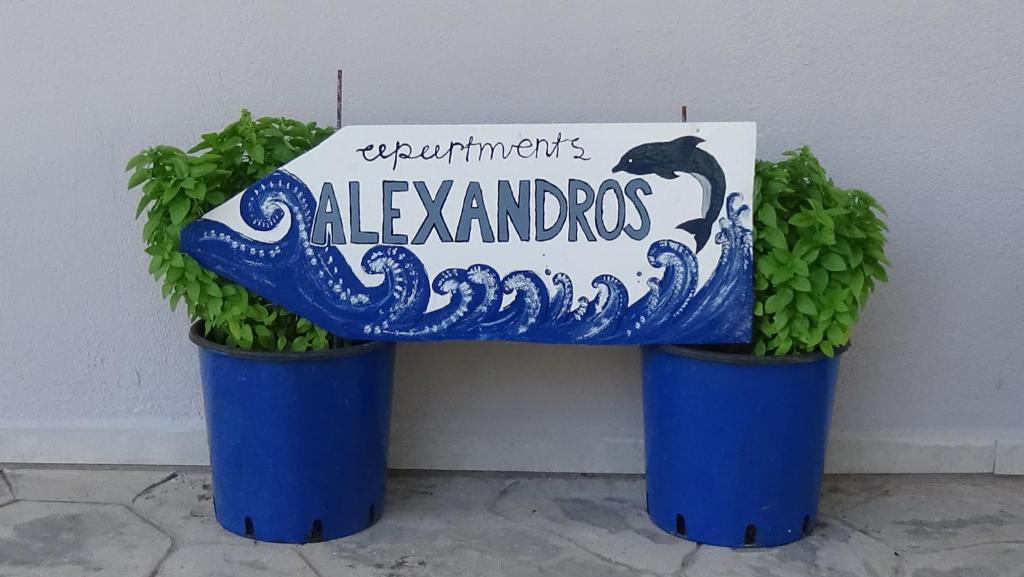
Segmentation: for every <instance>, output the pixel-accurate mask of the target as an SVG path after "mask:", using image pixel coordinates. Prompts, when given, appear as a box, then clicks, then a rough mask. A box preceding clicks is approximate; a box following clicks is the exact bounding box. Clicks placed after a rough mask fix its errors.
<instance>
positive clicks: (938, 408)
mask: <svg viewBox="0 0 1024 577" xmlns="http://www.w3.org/2000/svg"><path fill="white" fill-rule="evenodd" d="M158 4H159V5H158ZM848 4H849V5H847V6H842V5H840V3H811V2H806V3H805V2H795V1H774V2H765V3H749V2H746V1H744V0H730V1H727V2H718V1H707V2H685V3H684V2H670V1H663V2H654V3H640V2H636V3H629V4H628V6H627V3H621V2H610V1H606V2H542V1H539V0H538V1H534V0H530V1H526V0H521V1H513V2H504V3H500V4H499V3H482V2H470V1H468V0H458V1H456V0H447V1H438V0H432V1H423V2H379V3H365V2H363V3H355V2H347V3H340V2H333V3H331V2H302V3H296V2H284V1H281V2H253V1H246V0H238V1H234V2H200V1H198V0H197V1H195V2H185V1H179V2H162V3H136V2H117V1H107V2H96V3H71V2H58V1H56V0H50V1H41V2H20V1H0V174H2V175H3V180H2V184H0V201H2V202H0V224H2V228H0V461H61V460H70V461H113V462H118V461H137V462H178V463H181V462H195V461H201V460H202V458H203V450H204V449H203V437H202V430H201V427H202V421H201V411H202V410H201V401H200V397H199V386H198V375H197V372H198V371H197V367H196V357H195V352H194V351H193V348H192V346H191V345H190V344H189V342H188V341H187V339H186V336H185V331H186V326H187V320H186V319H185V318H184V316H183V314H181V313H180V311H179V314H172V313H170V312H169V311H168V310H166V309H167V307H166V306H165V304H164V303H163V302H161V300H160V295H159V290H158V287H157V285H155V284H154V283H153V282H152V280H151V279H150V278H149V277H148V276H147V275H146V258H145V256H144V255H143V253H142V250H141V246H142V243H141V240H140V229H141V225H140V224H139V223H137V222H135V221H134V220H133V214H134V208H135V204H136V196H135V194H134V193H131V192H127V191H125V190H124V188H125V183H126V176H125V175H124V174H123V173H122V167H123V165H124V162H125V161H126V160H127V159H128V158H129V157H130V156H131V155H132V154H133V153H135V152H136V151H138V150H140V149H141V148H143V147H145V146H147V145H151V144H155V143H171V144H176V145H181V146H184V145H188V144H191V143H192V142H193V141H195V139H196V138H197V136H198V135H199V134H200V133H202V132H206V131H209V130H214V129H218V128H219V127H221V126H223V125H224V124H225V123H227V122H228V121H230V120H232V119H233V118H235V116H236V115H237V113H238V110H239V109H240V108H241V107H242V106H248V107H250V108H252V109H253V110H254V111H255V112H256V113H258V114H274V115H289V116H294V117H298V118H302V119H315V120H318V121H321V122H325V123H333V121H334V80H335V70H336V69H337V68H343V69H344V70H345V76H346V91H345V119H346V121H347V122H348V123H353V124H356V123H358V124H372V123H477V122H479V123H485V122H556V121H557V122H588V121H594V122H598V121H601V122H604V121H607V122H614V121H666V120H667V121H672V120H674V119H676V118H677V117H678V111H679V106H680V105H681V104H687V105H689V109H690V113H691V115H690V117H691V119H692V120H756V121H757V122H758V123H759V129H760V130H759V132H760V140H759V156H761V157H767V158H775V157H777V156H778V154H779V153H780V152H781V151H782V150H784V149H786V148H788V147H793V146H797V145H800V144H802V143H805V142H807V143H811V144H813V145H814V147H815V151H816V152H817V153H818V155H819V156H820V157H821V159H822V161H823V162H824V163H825V165H826V166H827V167H828V168H829V169H830V171H831V173H832V174H833V175H834V177H835V178H836V179H837V180H838V181H839V182H840V183H842V184H846V185H850V186H858V187H862V188H864V189H867V190H869V191H871V192H873V193H874V194H875V195H876V196H877V197H878V198H879V199H880V200H881V201H882V202H883V203H884V204H885V205H886V206H887V207H888V208H889V211H890V224H891V227H892V231H893V232H892V237H891V239H892V244H891V255H892V260H893V262H894V264H895V269H894V271H893V274H892V283H891V284H890V285H888V286H885V287H883V288H882V290H881V291H880V292H879V293H878V294H877V295H876V297H875V299H874V300H873V301H872V303H871V307H870V309H869V310H868V312H867V314H866V315H865V318H864V321H863V323H862V324H861V325H860V327H859V330H858V332H857V334H856V337H855V341H856V342H855V346H854V348H853V350H852V351H851V352H850V353H849V354H848V356H847V358H846V359H845V360H844V363H843V370H842V375H841V381H840V385H839V387H840V389H839V395H838V399H837V407H836V415H835V421H834V432H835V434H834V435H833V451H832V453H831V455H830V458H831V462H830V463H831V464H830V467H831V468H832V469H833V470H991V469H992V468H993V466H995V464H996V454H997V449H996V441H997V440H998V441H999V449H998V453H999V455H1000V461H999V464H998V467H999V468H1000V470H1005V471H1011V470H1015V468H1016V469H1018V470H1020V471H1022V472H1024V443H1021V441H1020V439H1022V438H1024V376H1022V375H1024V356H1022V355H1021V352H1020V343H1021V339H1022V336H1021V335H1022V334H1024V313H1022V312H1021V311H1022V307H1021V304H1020V303H1021V301H1022V297H1024V257H1022V256H1021V249H1022V248H1024V243H1022V242H1021V240H1020V233H1019V229H1020V224H1019V223H1020V219H1021V214H1022V212H1024V190H1022V185H1021V182H1022V181H1024V162H1022V160H1021V153H1022V151H1024V145H1022V142H1024V134H1022V133H1024V97H1022V95H1024V65H1022V63H1024V43H1022V42H1021V41H1020V39H1021V38H1022V37H1024V11H1022V8H1021V7H1020V4H1019V3H1016V2H1010V1H1004V2H989V3H980V2H978V3H971V4H970V5H969V6H967V5H964V4H963V3H962V2H938V1H933V2H919V3H899V5H898V6H897V5H896V3H891V2H884V1H876V2H856V3H848ZM143 6H144V7H143ZM399 362H400V367H399V371H398V383H397V397H396V401H395V413H394V431H395V443H394V447H393V457H394V464H395V465H396V466H404V467H440V468H470V469H476V468H502V469H547V470H591V471H635V470H638V468H639V467H640V465H641V454H640V447H641V445H640V442H641V415H640V404H639V399H640V396H639V393H640V390H639V389H640V387H639V358H638V354H637V352H636V351H635V350H633V349H628V348H612V349H596V348H571V347H542V346H531V345H509V344H499V343H473V344H459V343H456V344H430V345H409V346H403V347H402V348H401V351H400V360H399Z"/></svg>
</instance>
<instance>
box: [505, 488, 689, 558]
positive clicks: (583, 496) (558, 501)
mask: <svg viewBox="0 0 1024 577" xmlns="http://www.w3.org/2000/svg"><path fill="white" fill-rule="evenodd" d="M645 501H646V498H645V489H644V481H643V479H640V478H623V477H577V478H572V477H570V478H565V477H560V478H551V479H536V478H527V479H523V480H521V481H518V482H516V483H515V484H514V485H511V486H510V487H509V488H508V489H507V490H506V491H504V492H503V494H502V495H501V497H500V498H499V499H497V500H496V501H495V504H494V507H493V511H494V513H495V514H497V515H500V516H501V517H504V518H505V519H508V520H510V521H512V522H515V523H518V524H521V525H525V526H528V527H533V528H536V529H539V530H541V531H543V532H545V533H549V534H553V535H558V536H559V537H562V538H565V539H566V540H568V541H570V542H572V543H574V544H576V545H578V546H579V547H582V548H583V549H585V550H587V551H589V552H590V553H592V554H594V555H598V556H600V557H603V558H606V559H608V560H611V561H614V562H615V563H617V564H621V565H626V566H628V567H630V568H632V569H634V570H636V571H642V572H648V573H652V574H660V575H668V574H671V573H674V572H676V571H678V570H679V567H680V566H681V564H682V562H683V559H684V558H685V557H686V556H687V555H689V554H690V553H692V552H693V550H694V549H696V547H697V546H696V545H695V544H694V543H692V542H690V541H685V540H683V539H680V538H678V537H675V536H673V535H669V534H668V533H665V532H664V531H662V530H661V529H659V528H658V527H657V526H655V525H654V524H653V523H652V522H651V520H650V518H649V517H648V516H647V512H646V504H645Z"/></svg>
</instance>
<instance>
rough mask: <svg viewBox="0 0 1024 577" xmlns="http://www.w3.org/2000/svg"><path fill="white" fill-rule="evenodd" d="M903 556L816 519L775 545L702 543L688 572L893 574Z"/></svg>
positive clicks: (720, 576) (722, 576)
mask: <svg viewBox="0 0 1024 577" xmlns="http://www.w3.org/2000/svg"><path fill="white" fill-rule="evenodd" d="M899 560H900V558H899V555H897V552H896V551H895V550H893V549H892V548H891V547H887V546H885V545H883V544H882V543H880V542H878V541H876V540H874V539H872V538H870V537H868V536H866V535H864V534H862V533H860V532H858V531H856V530H854V529H852V528H850V527H847V526H845V525H843V524H841V523H840V522H838V521H833V520H827V519H826V520H822V521H819V522H818V525H817V527H815V529H814V533H813V534H811V536H809V537H806V538H804V539H802V540H800V541H797V542H796V543H791V544H789V545H786V546H783V547H776V548H772V549H727V548H722V547H710V546H703V547H701V548H700V549H699V550H698V551H697V552H696V553H695V554H694V555H693V556H692V557H691V558H690V559H689V562H688V564H687V566H686V568H685V569H684V571H683V575H685V577H748V576H749V577H837V576H842V577H880V576H887V575H895V574H896V568H897V566H898V563H899Z"/></svg>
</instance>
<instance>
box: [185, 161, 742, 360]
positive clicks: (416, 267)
mask: <svg viewBox="0 0 1024 577" xmlns="http://www.w3.org/2000/svg"><path fill="white" fill-rule="evenodd" d="M739 196H740V195H739V194H737V193H734V194H731V195H729V198H728V200H727V202H726V209H725V215H724V216H723V218H720V219H719V232H718V234H717V235H716V237H715V242H717V243H718V244H720V245H721V247H722V253H721V257H720V259H719V262H718V264H717V266H716V268H715V270H714V272H713V273H712V274H711V277H710V278H709V279H708V281H707V282H706V283H705V284H704V286H702V287H701V289H700V290H699V291H698V290H696V287H697V278H698V276H697V272H698V271H697V259H696V257H695V256H694V254H693V252H692V251H691V250H690V249H689V248H687V247H686V246H685V245H683V244H681V243H679V242H676V241H674V240H669V239H663V240H657V241H655V242H653V243H652V244H651V245H650V247H649V248H648V251H647V259H648V261H649V262H650V264H651V266H653V267H655V268H657V269H661V270H662V271H663V272H662V276H661V278H654V277H652V278H650V279H648V281H647V288H648V291H647V293H646V294H644V296H642V297H641V298H640V299H639V300H637V301H636V302H634V303H633V304H632V305H630V304H629V298H628V293H627V290H626V287H625V286H624V285H623V283H622V281H620V280H619V279H618V278H616V277H614V276H612V275H600V276H598V277H597V278H595V279H593V281H592V282H591V283H590V284H591V286H590V288H591V289H592V290H589V291H587V295H577V294H576V288H575V287H574V286H573V283H572V280H571V279H570V278H569V277H568V276H567V275H565V274H562V273H555V274H554V275H553V276H552V277H551V283H552V284H553V285H554V286H553V288H551V289H549V285H548V283H547V282H546V281H545V279H544V278H542V277H541V276H540V275H538V274H537V273H535V272H532V271H513V272H510V273H508V274H506V275H505V276H504V277H502V276H501V275H500V274H499V273H498V271H496V270H494V269H493V268H492V267H490V266H488V265H486V264H474V265H472V266H470V267H468V268H464V269H463V268H451V269H447V270H444V271H442V272H440V273H439V274H437V276H435V277H434V279H433V280H432V281H431V279H430V278H428V276H427V272H426V270H424V267H423V264H422V263H421V262H420V260H419V259H418V258H417V257H416V254H415V253H414V252H412V251H411V250H409V249H408V248H406V247H404V246H389V245H378V246H374V247H372V248H370V249H369V250H367V252H366V254H364V255H363V258H362V262H360V263H359V266H360V267H361V268H362V270H363V271H365V272H367V273H370V274H373V275H380V277H381V282H380V284H377V285H374V286H370V285H366V284H363V283H362V282H361V281H360V280H359V278H358V277H357V276H356V274H355V272H354V271H353V269H352V265H351V264H350V263H349V262H348V261H347V260H346V259H345V257H344V256H343V255H342V253H341V252H340V251H339V250H338V249H337V248H335V247H318V246H314V245H311V244H310V243H309V240H308V239H309V229H310V227H311V226H312V222H313V213H314V210H315V208H316V203H315V200H314V197H313V195H312V193H311V192H310V190H309V188H308V187H306V185H305V184H304V183H303V182H302V181H301V180H299V179H298V178H296V177H294V176H293V175H291V174H289V173H287V172H285V171H280V170H279V171H277V172H275V173H274V174H272V175H271V176H269V177H267V178H266V179H264V180H262V181H260V182H259V183H257V184H255V185H253V186H252V187H250V188H249V189H247V190H246V191H245V193H244V194H243V197H242V203H241V213H242V214H241V216H242V219H243V220H244V221H245V222H246V223H247V224H248V225H249V226H251V227H253V228H254V229H256V230H260V231H270V230H273V229H275V228H276V227H278V226H279V225H281V223H282V221H283V220H284V218H285V211H287V212H288V213H290V216H291V223H290V226H289V227H288V230H287V232H285V234H284V237H283V238H281V239H280V240H279V241H277V242H275V243H272V244H267V243H262V242H259V241H256V240H253V239H251V238H248V237H246V236H244V235H242V234H240V233H238V232H236V231H234V230H232V229H231V228H229V227H227V226H225V225H224V224H221V223H219V222H215V221H211V220H205V219H201V220H198V221H196V222H194V223H192V224H190V225H189V226H188V227H186V228H185V230H184V231H183V232H182V236H181V247H182V250H184V251H185V252H187V253H188V254H190V255H192V256H193V257H194V258H195V259H196V260H198V261H199V262H200V263H201V264H202V265H203V266H205V267H207V268H208V269H210V270H212V271H214V272H216V273H217V274H220V275H222V276H224V277H227V278H229V279H232V280H233V281H235V282H238V283H239V284H241V285H243V286H246V287H248V288H249V289H251V290H253V291H255V292H256V293H258V294H260V295H262V296H263V297H265V298H267V299H268V300H270V301H271V302H275V303H277V304H280V305H281V306H284V307H285V308H287V309H289V310H292V311H294V312H296V313H298V314H300V315H302V316H305V317H307V318H309V319H310V320H312V321H314V322H316V323H317V324H319V325H320V326H322V327H324V328H326V329H328V330H329V331H331V332H333V333H335V334H337V335H340V336H344V337H348V338H368V339H378V340H444V339H467V340H479V339H494V340H511V341H534V342H545V343H589V344H624V343H691V344H696V343H729V342H746V341H749V339H750V330H751V313H752V308H753V287H752V282H751V268H752V267H751V264H752V263H751V250H750V247H751V232H750V230H749V229H747V228H745V227H744V226H743V225H742V224H741V219H740V217H741V214H742V213H743V211H745V210H748V208H747V206H745V205H741V204H739V201H740V198H739ZM431 292H433V293H436V294H439V295H445V296H447V297H448V302H447V303H446V304H445V305H444V306H442V307H440V308H438V309H436V310H433V311H430V312H427V306H428V304H429V301H430V296H431Z"/></svg>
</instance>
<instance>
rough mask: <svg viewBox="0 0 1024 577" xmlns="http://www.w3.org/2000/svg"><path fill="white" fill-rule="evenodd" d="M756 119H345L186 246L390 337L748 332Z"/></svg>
mask: <svg viewBox="0 0 1024 577" xmlns="http://www.w3.org/2000/svg"><path fill="white" fill-rule="evenodd" d="M754 146H755V127H754V124H753V123H714V124H679V123H672V124H564V125H490V126H489V125H483V126H348V127H345V128H343V129H342V130H340V131H338V132H337V133H336V134H334V135H333V136H332V137H330V138H329V139H327V140H326V141H324V142H323V143H322V144H321V145H320V146H318V147H316V148H315V149H313V150H311V151H310V152H308V153H306V154H305V155H303V156H300V157H299V158H297V159H295V160H294V161H292V162H290V163H288V164H287V165H285V166H283V167H282V168H281V169H280V170H278V171H276V172H274V173H273V174H271V175H270V176H268V177H267V178H265V179H264V180H262V181H261V182H258V183H257V184H255V185H253V186H252V187H250V188H249V189H247V190H245V191H244V192H242V193H241V194H239V195H237V196H236V197H234V198H233V199H231V200H229V201H228V202H227V203H225V204H224V205H222V206H220V207H218V208H217V209H215V210H213V211H211V212H209V213H208V214H206V215H205V216H204V218H202V219H200V220H198V221H196V222H194V223H192V224H191V225H189V226H188V227H187V228H186V229H185V231H184V233H183V235H182V239H181V244H182V248H183V249H184V250H185V251H186V252H188V253H189V254H191V255H192V256H193V257H195V258H196V259H197V260H198V261H199V262H200V263H202V264H203V266H205V267H207V268H209V269H211V270H213V271H215V272H217V273H218V274H221V275H223V276H225V277H228V278H230V279H232V280H234V281H236V282H238V283H240V284H242V285H244V286H246V287H248V288H249V289H251V290H253V291H255V292H256V293H258V294H260V295H262V296H264V297H266V298H267V299H269V300H270V301H272V302H275V303H278V304H280V305H282V306H284V307H286V308H288V309H290V310H292V311H294V312H296V313H298V314H301V315H303V316H305V317H307V318H309V319H310V320H312V321H314V322H316V323H318V324H319V325H321V326H323V327H324V328H326V329H328V330H330V331H331V332H333V333H335V334H338V335H341V336H344V337H348V338H369V339H380V340H445V339H501V340H520V341H536V342H549V343H595V344H596V343H662V342H673V343H728V342H745V341H747V340H749V338H750V327H751V320H752V319H751V317H752V302H753V298H752V297H753V295H752V280H751V262H752V254H751V217H750V211H749V209H748V206H747V204H746V203H749V202H750V199H751V193H752V188H753V170H754Z"/></svg>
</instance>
